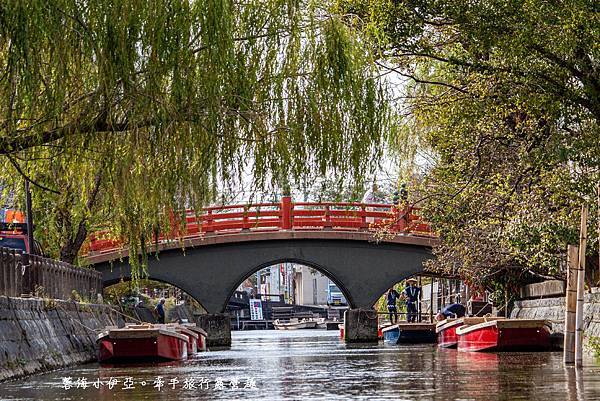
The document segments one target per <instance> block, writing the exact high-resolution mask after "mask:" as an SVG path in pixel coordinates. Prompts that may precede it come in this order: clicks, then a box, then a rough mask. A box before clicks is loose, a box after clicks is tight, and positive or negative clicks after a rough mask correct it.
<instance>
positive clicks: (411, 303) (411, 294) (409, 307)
mask: <svg viewBox="0 0 600 401" xmlns="http://www.w3.org/2000/svg"><path fill="white" fill-rule="evenodd" d="M406 283H407V286H406V288H405V289H404V291H403V292H402V293H403V295H404V298H406V321H407V322H411V323H414V322H416V321H417V317H418V311H417V305H418V303H419V299H420V295H421V288H419V287H417V280H415V279H414V278H409V279H408V280H406Z"/></svg>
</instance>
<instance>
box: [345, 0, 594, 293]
mask: <svg viewBox="0 0 600 401" xmlns="http://www.w3.org/2000/svg"><path fill="white" fill-rule="evenodd" d="M338 7H340V8H341V9H343V10H344V11H345V12H346V14H347V19H346V21H347V23H348V25H350V26H355V27H360V28H361V29H363V30H364V31H365V32H368V33H370V34H371V35H372V36H373V37H374V38H376V39H377V45H378V49H379V52H380V59H379V62H378V63H379V65H380V66H381V68H382V69H384V70H387V71H390V72H393V73H395V74H396V76H397V77H400V78H401V83H402V85H401V89H399V91H398V92H399V93H398V104H399V109H400V110H401V111H402V113H401V119H402V127H403V128H402V130H401V134H400V135H399V136H396V137H395V138H393V139H394V140H393V145H394V146H395V147H396V149H397V150H398V153H399V154H400V155H401V157H402V158H404V159H407V158H408V159H411V158H414V156H415V151H416V150H419V151H421V152H423V151H425V152H428V154H429V155H430V164H429V166H428V168H427V174H426V178H425V180H424V182H423V186H424V188H422V191H423V192H422V193H424V194H425V196H424V199H423V200H422V204H423V206H424V207H425V209H426V211H425V213H426V215H427V216H428V217H429V218H430V219H431V221H432V223H433V225H434V228H435V229H436V230H437V231H438V232H439V233H440V235H441V238H442V242H441V245H440V247H438V249H437V250H436V254H437V256H438V258H437V260H436V261H435V262H434V263H433V264H432V265H431V267H432V268H433V269H435V270H437V271H441V272H445V273H452V274H460V275H461V276H462V277H463V278H464V279H466V280H467V281H470V282H473V283H474V284H475V285H482V286H487V287H488V288H497V286H498V285H499V286H500V287H503V288H506V287H507V286H509V287H510V286H512V285H514V284H516V283H517V282H518V281H521V282H522V279H523V277H524V276H526V275H529V276H531V275H534V276H535V275H541V276H558V277H560V276H561V274H562V272H561V267H562V266H564V262H565V259H566V258H565V253H566V246H567V244H575V243H577V242H578V241H577V236H578V229H579V210H580V208H581V205H582V204H588V205H589V206H591V208H592V210H591V217H592V219H591V220H590V222H589V233H590V238H589V245H590V247H589V248H588V255H590V256H591V255H593V254H594V253H595V252H597V249H598V240H597V238H598V236H597V234H598V225H597V221H596V219H597V203H596V185H597V183H598V182H599V181H600V129H599V123H600V61H599V60H600V47H599V43H600V5H599V3H598V2H596V1H591V0H575V1H569V2H546V1H539V0H526V1H511V0H481V1H462V0H433V1H425V0H405V1H400V2H398V1H391V0H379V1H363V0H340V1H339V2H338ZM421 162H423V161H421ZM590 261H592V260H590ZM593 262H594V263H592V264H591V266H592V267H594V266H597V261H596V259H593Z"/></svg>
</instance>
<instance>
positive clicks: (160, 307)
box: [155, 298, 165, 324]
mask: <svg viewBox="0 0 600 401" xmlns="http://www.w3.org/2000/svg"><path fill="white" fill-rule="evenodd" d="M155 310H156V314H157V315H158V319H157V320H158V323H162V324H164V323H165V299H164V298H161V299H160V301H158V304H157V305H156V309H155Z"/></svg>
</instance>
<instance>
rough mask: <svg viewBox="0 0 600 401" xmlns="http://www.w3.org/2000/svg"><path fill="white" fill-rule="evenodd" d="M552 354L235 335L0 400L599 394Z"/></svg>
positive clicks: (77, 373)
mask: <svg viewBox="0 0 600 401" xmlns="http://www.w3.org/2000/svg"><path fill="white" fill-rule="evenodd" d="M561 357H562V355H561V354H560V353H557V352H552V353H501V354H484V353H463V352H457V351H456V350H439V349H437V348H436V347H435V346H430V345H417V346H390V345H384V344H379V345H377V344H373V345H346V344H344V343H343V342H341V341H340V340H339V339H338V333H337V331H318V330H299V331H287V332H281V331H245V332H234V333H233V345H232V347H231V349H229V350H223V351H212V352H207V353H203V354H198V355H197V356H195V357H194V358H192V359H190V360H188V361H185V362H182V363H169V364H161V365H153V366H148V365H145V366H100V365H98V364H88V365H83V366H78V367H75V368H71V369H65V370H61V371H57V372H53V373H49V374H44V375H38V376H33V377H30V378H28V379H26V380H21V381H14V382H9V383H3V384H0V399H2V400H85V401H94V400H170V401H171V400H242V399H244V400H246V399H262V400H349V399H356V400H383V399H390V400H543V401H554V400H560V401H563V400H577V401H582V400H600V367H599V366H597V365H593V363H591V361H590V362H588V364H589V366H587V367H586V368H584V369H583V370H582V371H581V372H575V369H573V368H564V367H563V365H562V360H561Z"/></svg>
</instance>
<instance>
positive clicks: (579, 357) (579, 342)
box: [575, 205, 588, 367]
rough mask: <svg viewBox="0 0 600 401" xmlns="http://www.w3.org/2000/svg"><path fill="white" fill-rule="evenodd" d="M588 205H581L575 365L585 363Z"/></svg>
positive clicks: (578, 365)
mask: <svg viewBox="0 0 600 401" xmlns="http://www.w3.org/2000/svg"><path fill="white" fill-rule="evenodd" d="M587 215H588V209H587V206H585V205H584V206H582V207H581V229H580V232H579V263H577V267H578V269H577V308H576V310H575V366H577V367H580V366H582V365H583V291H584V286H583V285H584V280H585V251H586V242H587Z"/></svg>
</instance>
